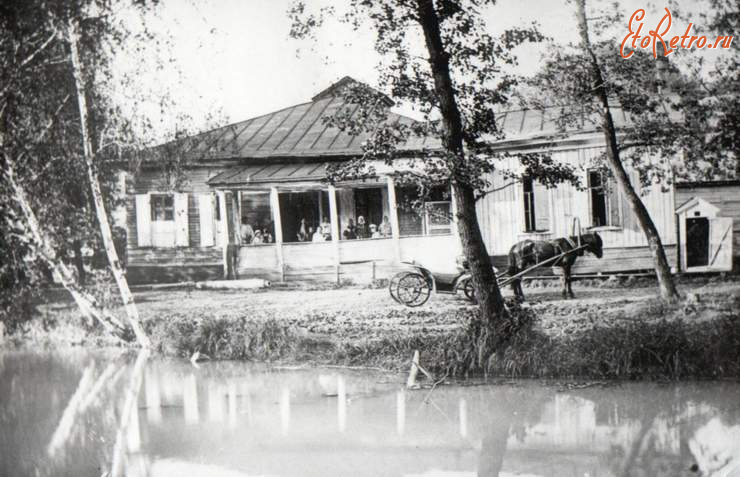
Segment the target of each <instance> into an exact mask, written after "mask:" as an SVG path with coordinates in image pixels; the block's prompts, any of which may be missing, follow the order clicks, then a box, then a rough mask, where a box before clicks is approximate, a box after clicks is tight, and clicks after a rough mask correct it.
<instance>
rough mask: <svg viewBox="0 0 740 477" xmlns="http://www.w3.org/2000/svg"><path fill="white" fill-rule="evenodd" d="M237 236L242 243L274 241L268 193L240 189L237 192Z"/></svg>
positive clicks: (251, 243) (258, 243)
mask: <svg viewBox="0 0 740 477" xmlns="http://www.w3.org/2000/svg"><path fill="white" fill-rule="evenodd" d="M239 195H240V197H241V203H240V204H239V212H240V219H239V238H240V240H241V244H242V245H261V244H269V243H274V242H275V223H274V222H273V221H272V208H271V207H270V193H269V192H266V191H246V190H243V191H241V194H239Z"/></svg>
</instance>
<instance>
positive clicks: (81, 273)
mask: <svg viewBox="0 0 740 477" xmlns="http://www.w3.org/2000/svg"><path fill="white" fill-rule="evenodd" d="M72 247H73V251H74V253H75V268H77V283H78V284H79V285H80V286H81V287H84V286H85V278H86V276H85V261H84V259H83V257H82V242H80V241H79V240H75V241H74V242H73V243H72Z"/></svg>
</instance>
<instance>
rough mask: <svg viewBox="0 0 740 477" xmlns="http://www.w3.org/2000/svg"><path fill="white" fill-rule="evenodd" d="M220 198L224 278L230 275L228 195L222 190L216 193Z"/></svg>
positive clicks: (219, 209)
mask: <svg viewBox="0 0 740 477" xmlns="http://www.w3.org/2000/svg"><path fill="white" fill-rule="evenodd" d="M216 197H218V218H219V219H220V220H219V221H218V241H219V245H221V249H222V252H223V261H224V278H226V277H227V276H228V274H229V265H228V262H227V260H228V250H227V249H228V247H229V218H228V216H227V215H228V214H227V213H226V194H225V193H224V191H222V190H217V191H216Z"/></svg>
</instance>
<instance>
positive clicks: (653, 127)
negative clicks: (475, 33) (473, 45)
mask: <svg viewBox="0 0 740 477" xmlns="http://www.w3.org/2000/svg"><path fill="white" fill-rule="evenodd" d="M574 4H575V19H576V25H577V28H578V36H579V42H578V43H577V44H573V45H558V46H556V47H554V48H553V49H552V50H551V52H550V53H549V54H548V56H547V58H546V60H545V61H544V63H543V66H542V68H541V70H540V72H539V73H538V74H537V75H535V76H534V77H533V78H532V79H531V80H530V81H529V85H530V89H529V92H528V93H529V94H527V95H525V96H527V97H528V102H529V103H530V105H531V106H533V107H536V108H550V110H554V111H559V113H557V117H556V122H557V123H558V124H559V125H560V126H561V127H562V129H563V132H564V133H566V134H567V130H568V129H571V128H582V127H583V125H582V124H581V121H583V120H585V121H587V122H591V123H592V124H593V125H594V126H595V127H596V128H597V129H598V130H599V131H600V132H601V134H603V137H604V144H605V146H606V147H605V151H604V153H603V154H602V155H601V156H600V157H599V158H597V159H596V163H595V164H593V165H592V166H596V167H604V168H605V169H606V170H607V171H608V174H609V175H610V176H611V177H612V178H613V179H614V181H615V182H616V184H617V187H618V189H619V191H620V192H621V195H622V197H624V200H625V202H626V203H627V205H628V208H629V211H630V212H631V214H632V215H633V216H634V217H635V219H636V221H637V223H638V225H639V227H640V229H641V230H642V232H643V234H644V235H645V238H646V241H647V244H648V247H649V249H650V253H651V257H652V262H653V268H654V269H655V272H656V275H657V278H658V286H659V291H660V295H661V297H662V298H663V299H664V300H667V301H675V300H676V299H677V298H678V291H677V290H676V286H675V284H674V280H673V277H672V275H671V271H670V266H669V264H668V260H667V258H666V254H665V249H664V247H663V242H662V240H661V237H660V235H659V233H658V230H657V228H656V226H655V223H654V222H653V220H652V218H651V217H650V214H649V213H648V210H647V208H646V206H645V204H644V202H643V201H642V199H641V197H640V194H639V193H638V192H637V190H636V186H639V185H643V186H646V187H655V188H657V189H659V188H661V187H662V188H665V187H666V186H670V184H671V183H672V181H673V180H674V170H675V167H674V166H675V164H676V160H677V158H678V157H679V156H680V152H681V149H680V144H681V142H682V138H683V137H684V132H685V129H684V128H682V127H678V126H676V124H675V120H676V118H677V117H679V116H680V115H679V114H678V113H677V110H676V107H675V103H676V97H675V96H672V95H668V94H667V93H666V88H665V85H666V78H667V77H671V78H677V76H676V74H675V73H676V71H675V68H673V67H672V66H671V65H670V64H667V63H665V62H662V61H656V60H655V59H654V58H653V57H652V53H651V54H648V53H646V52H644V51H635V52H634V54H633V55H632V56H631V57H630V58H629V59H624V58H622V57H621V56H620V53H619V52H620V48H619V46H620V45H619V42H618V41H617V40H616V39H615V38H613V37H611V36H609V32H610V31H613V27H612V26H613V25H614V24H624V25H626V22H625V23H623V16H622V15H621V12H619V11H617V10H614V11H612V10H609V9H606V8H605V9H601V10H600V11H599V15H595V16H594V17H593V19H592V20H590V19H588V18H587V14H586V2H585V0H574ZM610 28H611V30H610ZM594 31H596V33H597V35H596V36H598V39H597V40H596V41H594V40H593V36H594V33H593V32H594ZM614 108H619V109H620V110H621V111H620V112H623V113H625V114H626V115H627V116H628V117H629V119H630V124H629V125H628V126H623V127H621V128H620V129H619V130H618V129H617V126H616V124H615V120H614V115H613V110H614ZM627 165H629V166H630V167H631V168H632V169H634V170H636V171H637V172H638V173H639V178H640V184H635V183H633V182H632V181H631V179H630V175H629V173H628V172H627Z"/></svg>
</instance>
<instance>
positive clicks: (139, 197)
mask: <svg viewBox="0 0 740 477" xmlns="http://www.w3.org/2000/svg"><path fill="white" fill-rule="evenodd" d="M151 214H152V209H151V205H150V203H149V194H136V246H137V247H151V246H152V224H151Z"/></svg>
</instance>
